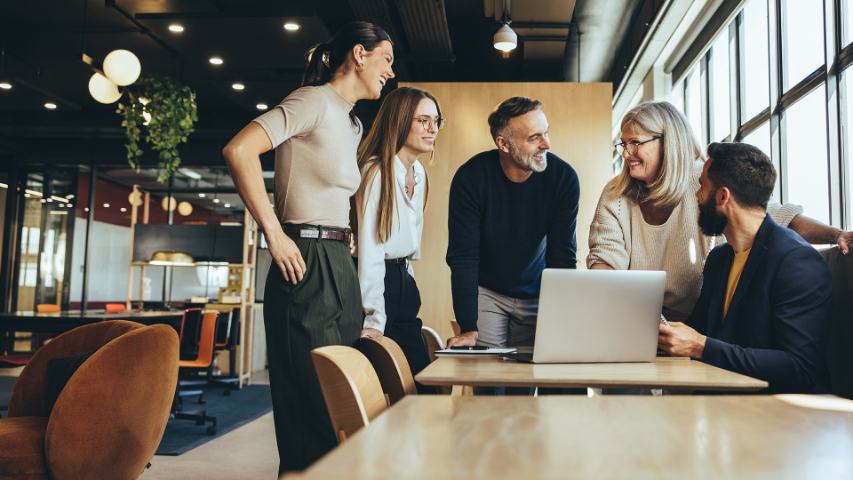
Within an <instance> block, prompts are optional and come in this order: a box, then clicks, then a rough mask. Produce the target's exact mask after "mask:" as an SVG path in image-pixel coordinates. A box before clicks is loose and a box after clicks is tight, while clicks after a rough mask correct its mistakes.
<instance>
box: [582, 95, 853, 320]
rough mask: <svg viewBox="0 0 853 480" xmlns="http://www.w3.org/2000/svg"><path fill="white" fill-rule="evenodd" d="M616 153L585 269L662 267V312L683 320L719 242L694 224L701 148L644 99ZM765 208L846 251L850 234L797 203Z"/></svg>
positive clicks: (662, 107)
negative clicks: (617, 166)
mask: <svg viewBox="0 0 853 480" xmlns="http://www.w3.org/2000/svg"><path fill="white" fill-rule="evenodd" d="M620 130H621V136H620V140H621V141H620V143H618V144H617V145H616V150H617V152H618V153H619V154H620V155H621V156H622V160H623V166H622V171H621V172H620V173H619V174H618V175H617V176H616V177H614V178H613V179H612V180H611V181H610V182H609V183H608V184H607V185H606V186H605V187H604V191H603V192H602V194H601V197H600V199H599V201H598V207H597V208H596V211H595V217H594V219H593V221H592V225H590V229H589V230H590V231H589V249H590V252H589V256H588V257H587V266H588V267H589V268H592V269H614V270H626V269H630V270H664V271H666V272H667V277H666V292H665V294H664V301H663V303H664V304H663V314H664V316H665V317H666V318H667V319H668V320H674V321H684V320H685V319H686V318H687V316H688V315H690V312H691V311H692V310H693V306H694V304H695V303H696V300H697V299H698V297H699V290H700V287H701V280H702V268H703V266H704V264H705V257H706V256H707V255H708V252H710V251H711V249H712V248H713V247H714V246H715V245H716V244H718V243H720V242H721V241H723V240H722V239H721V238H718V237H709V236H706V235H704V234H703V233H702V231H701V230H700V229H699V223H698V218H699V206H698V204H697V202H696V197H695V193H696V191H697V190H698V189H699V175H700V174H701V173H702V165H703V163H704V159H705V158H704V152H703V149H702V148H701V147H700V145H699V143H698V142H697V141H696V137H695V136H694V135H693V131H692V130H691V128H690V125H689V124H688V122H687V119H686V118H685V117H684V115H682V114H681V112H679V111H678V110H677V109H676V108H675V107H674V106H673V105H672V104H670V103H668V102H646V103H641V104H640V105H638V106H636V107H634V108H633V109H631V110H630V111H629V112H628V113H626V114H625V116H624V117H623V118H622V124H621V129H620ZM768 213H769V214H770V215H771V217H773V220H775V221H776V223H778V224H780V225H782V226H787V227H790V228H791V229H793V230H794V231H796V232H797V233H799V234H800V235H801V236H802V237H803V238H805V239H806V240H808V241H809V242H811V243H837V244H838V245H839V247H840V248H841V250H842V251H843V252H845V253H846V252H847V246H848V243H850V242H851V241H853V233H851V232H847V233H845V232H842V231H841V230H838V229H836V228H832V227H829V226H827V225H824V224H822V223H820V222H818V221H816V220H813V219H810V218H808V217H805V216H803V215H801V213H802V208H801V207H799V206H797V205H791V204H785V205H779V204H770V205H769V206H768Z"/></svg>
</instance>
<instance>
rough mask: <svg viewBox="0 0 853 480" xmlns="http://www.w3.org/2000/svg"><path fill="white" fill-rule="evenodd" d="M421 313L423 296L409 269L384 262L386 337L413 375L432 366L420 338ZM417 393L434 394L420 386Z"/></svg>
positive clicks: (422, 340)
mask: <svg viewBox="0 0 853 480" xmlns="http://www.w3.org/2000/svg"><path fill="white" fill-rule="evenodd" d="M420 309H421V293H420V291H418V285H417V283H415V279H414V278H412V276H411V275H409V271H408V270H407V269H406V265H405V264H404V263H396V262H385V315H386V317H387V320H386V322H385V336H387V337H389V338H390V339H391V340H394V341H395V342H397V344H399V345H400V348H401V349H402V350H403V353H404V354H405V355H406V360H408V361H409V368H411V369H412V374H413V375H416V374H417V373H418V372H420V371H421V370H423V369H424V368H426V366H427V365H428V364H429V355H428V354H427V349H426V344H424V338H423V337H422V336H421V327H422V326H423V323H422V322H421V320H420V319H419V318H418V311H419V310H420ZM418 391H419V392H421V393H427V392H430V391H432V390H431V389H428V388H424V387H422V386H418Z"/></svg>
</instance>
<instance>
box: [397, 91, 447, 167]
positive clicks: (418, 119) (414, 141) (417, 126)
mask: <svg viewBox="0 0 853 480" xmlns="http://www.w3.org/2000/svg"><path fill="white" fill-rule="evenodd" d="M413 117H414V118H412V123H411V125H412V126H411V128H410V129H409V135H408V136H407V137H406V143H405V144H404V145H403V148H405V149H408V150H409V151H410V152H411V153H413V154H414V155H415V156H418V155H421V154H424V153H427V152H431V151H433V149H434V148H435V137H436V135H438V119H439V113H438V107H437V106H436V104H435V102H433V101H432V99H430V98H422V99H421V101H420V102H418V107H417V108H416V109H415V114H414V116H413ZM424 125H426V128H424Z"/></svg>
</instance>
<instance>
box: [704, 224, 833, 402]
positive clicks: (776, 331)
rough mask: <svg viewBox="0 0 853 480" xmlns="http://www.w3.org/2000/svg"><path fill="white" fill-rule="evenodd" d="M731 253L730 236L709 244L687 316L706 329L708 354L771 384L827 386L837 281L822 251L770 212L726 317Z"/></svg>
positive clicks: (801, 388)
mask: <svg viewBox="0 0 853 480" xmlns="http://www.w3.org/2000/svg"><path fill="white" fill-rule="evenodd" d="M733 259H734V250H733V249H732V247H731V246H730V245H728V244H724V245H720V246H719V247H717V248H715V249H714V250H712V251H711V253H710V254H709V255H708V259H707V260H706V261H705V270H704V275H703V282H702V292H701V294H700V295H699V300H698V301H697V302H696V306H695V307H694V308H693V312H692V313H691V314H690V318H689V319H688V320H687V323H688V325H690V326H692V327H693V328H695V329H696V330H697V331H699V332H700V333H702V334H704V335H706V336H707V337H708V339H707V342H706V343H705V351H704V353H703V354H702V361H703V362H705V363H708V364H711V365H714V366H717V367H720V368H724V369H726V370H731V371H734V372H738V373H742V374H744V375H748V376H750V377H754V378H759V379H762V380H765V381H767V382H768V383H769V384H770V391H771V392H822V391H825V389H826V385H827V378H826V377H827V365H826V336H827V332H828V331H829V316H830V312H831V308H832V305H831V296H832V286H831V281H830V274H829V268H828V267H827V266H826V263H825V262H824V261H823V259H822V258H821V256H820V254H819V253H818V252H817V251H816V250H815V249H814V248H813V247H812V246H810V245H809V244H808V243H806V241H805V240H803V239H802V238H801V237H800V236H799V235H797V234H796V233H795V232H793V231H792V230H790V229H787V228H782V227H780V226H779V225H778V224H776V222H774V221H773V220H772V219H771V218H770V217H769V216H767V217H765V219H764V222H763V223H762V224H761V227H760V228H759V229H758V233H757V234H756V236H755V241H754V242H753V244H752V250H751V251H750V253H749V257H748V258H747V260H746V265H744V269H743V273H742V274H741V277H740V281H739V282H738V285H737V288H736V289H735V293H734V296H733V297H732V301H731V304H730V305H729V311H728V314H727V315H726V317H725V318H722V317H723V302H724V301H725V295H726V281H727V280H728V277H729V270H730V269H731V265H732V260H733Z"/></svg>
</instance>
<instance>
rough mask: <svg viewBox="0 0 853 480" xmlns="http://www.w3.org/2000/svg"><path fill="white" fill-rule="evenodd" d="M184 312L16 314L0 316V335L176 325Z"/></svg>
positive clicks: (86, 311) (67, 311)
mask: <svg viewBox="0 0 853 480" xmlns="http://www.w3.org/2000/svg"><path fill="white" fill-rule="evenodd" d="M182 316H183V311H180V310H174V311H166V310H128V311H126V312H119V313H106V312H105V311H104V310H63V311H61V312H56V313H38V312H33V311H18V312H11V313H0V331H6V330H16V331H22V332H51V333H59V332H64V331H66V330H70V329H72V328H76V327H79V326H81V325H86V324H89V323H93V322H102V321H104V320H131V321H134V322H139V323H145V324H152V323H175V322H178V321H180V319H181V317H182Z"/></svg>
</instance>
